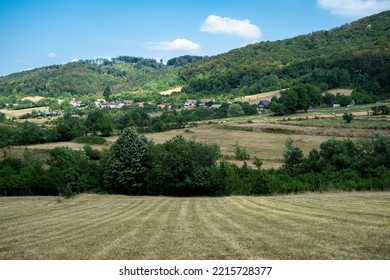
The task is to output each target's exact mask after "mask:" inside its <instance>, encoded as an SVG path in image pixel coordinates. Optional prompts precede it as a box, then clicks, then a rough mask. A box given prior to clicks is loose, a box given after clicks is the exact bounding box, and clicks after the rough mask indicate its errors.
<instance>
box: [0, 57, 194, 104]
mask: <svg viewBox="0 0 390 280" xmlns="http://www.w3.org/2000/svg"><path fill="white" fill-rule="evenodd" d="M200 59H202V57H192V56H184V57H179V58H175V59H172V60H170V61H168V62H169V63H167V65H164V64H163V63H161V62H158V61H156V60H155V59H145V58H138V57H130V56H119V57H116V58H112V59H110V60H108V59H102V58H99V59H90V60H79V61H75V62H71V63H67V64H63V65H52V66H47V67H42V68H37V69H34V70H29V71H24V72H20V73H15V74H11V75H8V76H5V77H0V96H14V95H20V96H27V95H41V96H46V97H57V96H59V95H63V94H66V93H70V94H72V95H85V94H90V93H93V94H95V93H99V92H103V91H104V89H105V87H106V86H109V87H110V89H111V92H113V93H118V92H121V91H123V90H127V91H135V90H140V89H141V90H145V91H147V92H154V91H159V90H164V89H168V88H171V87H174V86H177V85H178V83H179V77H178V75H177V68H178V67H180V66H182V65H186V64H189V63H192V62H193V61H198V60H200ZM180 82H182V81H181V80H180Z"/></svg>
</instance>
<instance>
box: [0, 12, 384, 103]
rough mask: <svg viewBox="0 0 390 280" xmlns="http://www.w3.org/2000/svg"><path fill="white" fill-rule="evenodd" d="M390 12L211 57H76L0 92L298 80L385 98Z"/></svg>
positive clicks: (248, 89) (252, 88) (191, 87)
mask: <svg viewBox="0 0 390 280" xmlns="http://www.w3.org/2000/svg"><path fill="white" fill-rule="evenodd" d="M389 34H390V11H386V12H383V13H380V14H377V15H373V16H370V17H366V18H363V19H360V20H358V21H355V22H353V23H351V24H346V25H343V26H341V27H338V28H334V29H331V30H328V31H318V32H313V33H311V34H307V35H301V36H298V37H295V38H291V39H286V40H280V41H275V42H269V41H268V42H261V43H257V44H253V45H248V46H246V47H243V48H239V49H235V50H232V51H230V52H227V53H224V54H221V55H217V56H212V57H208V58H204V57H196V56H183V57H179V58H174V59H171V60H169V61H168V63H167V65H164V64H163V63H161V62H158V61H156V60H154V59H144V58H135V57H128V56H121V57H117V58H114V59H112V60H105V59H96V60H84V61H82V60H80V61H77V62H72V63H67V64H64V65H54V66H48V67H43V68H38V69H34V70H30V71H24V72H20V73H15V74H12V75H9V76H6V77H0V96H7V97H11V96H15V95H18V96H27V95H41V96H46V97H57V96H59V95H63V94H66V93H70V94H72V95H84V94H90V93H92V94H96V93H102V92H103V91H104V89H105V87H106V86H109V87H110V90H111V92H112V93H120V92H123V91H127V92H129V91H130V92H131V91H133V92H140V91H141V92H146V93H148V92H149V93H150V92H159V91H162V90H165V89H168V88H172V87H175V86H178V85H186V86H184V87H183V89H182V91H184V92H186V93H187V94H188V95H189V96H192V97H195V98H198V97H201V96H216V97H217V96H223V97H227V98H234V97H237V96H240V95H248V94H255V93H259V92H266V91H273V90H279V89H282V88H288V87H291V85H293V84H294V83H296V82H299V83H308V84H312V85H315V86H318V87H319V88H320V89H321V90H327V89H331V88H338V87H349V88H354V89H356V90H357V92H361V93H364V94H368V95H370V96H371V100H379V99H386V98H390V35H389Z"/></svg>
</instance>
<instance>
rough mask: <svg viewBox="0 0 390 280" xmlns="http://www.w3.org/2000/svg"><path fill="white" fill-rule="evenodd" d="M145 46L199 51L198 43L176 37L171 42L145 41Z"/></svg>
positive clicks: (164, 49) (160, 49)
mask: <svg viewBox="0 0 390 280" xmlns="http://www.w3.org/2000/svg"><path fill="white" fill-rule="evenodd" d="M146 47H148V48H149V49H153V50H159V51H185V52H191V53H196V52H199V51H200V49H201V48H200V45H199V44H197V43H195V42H192V41H190V40H187V39H182V38H178V39H175V40H173V41H171V42H169V41H163V42H160V43H147V44H146Z"/></svg>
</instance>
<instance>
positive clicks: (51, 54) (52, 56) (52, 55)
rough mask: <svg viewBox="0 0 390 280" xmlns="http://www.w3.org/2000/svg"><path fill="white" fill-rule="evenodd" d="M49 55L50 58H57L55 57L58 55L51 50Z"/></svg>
mask: <svg viewBox="0 0 390 280" xmlns="http://www.w3.org/2000/svg"><path fill="white" fill-rule="evenodd" d="M47 57H48V58H55V57H56V54H55V53H53V52H50V53H48V54H47Z"/></svg>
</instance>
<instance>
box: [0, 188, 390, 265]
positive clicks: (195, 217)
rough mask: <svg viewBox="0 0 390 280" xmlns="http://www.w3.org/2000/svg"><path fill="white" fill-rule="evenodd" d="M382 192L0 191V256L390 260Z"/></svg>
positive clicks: (389, 213)
mask: <svg viewBox="0 0 390 280" xmlns="http://www.w3.org/2000/svg"><path fill="white" fill-rule="evenodd" d="M389 228H390V192H361V193H354V192H352V193H326V194H317V193H308V194H301V195H290V196H274V197H241V196H236V197H216V198H210V197H195V198H172V197H130V196H117V195H115V196H114V195H112V196H109V195H87V194H85V195H80V196H78V197H76V198H73V199H69V200H60V199H59V198H56V197H0V259H142V260H147V259H165V260H166V259H231V260H235V259H364V260H368V259H390V231H389Z"/></svg>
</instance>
